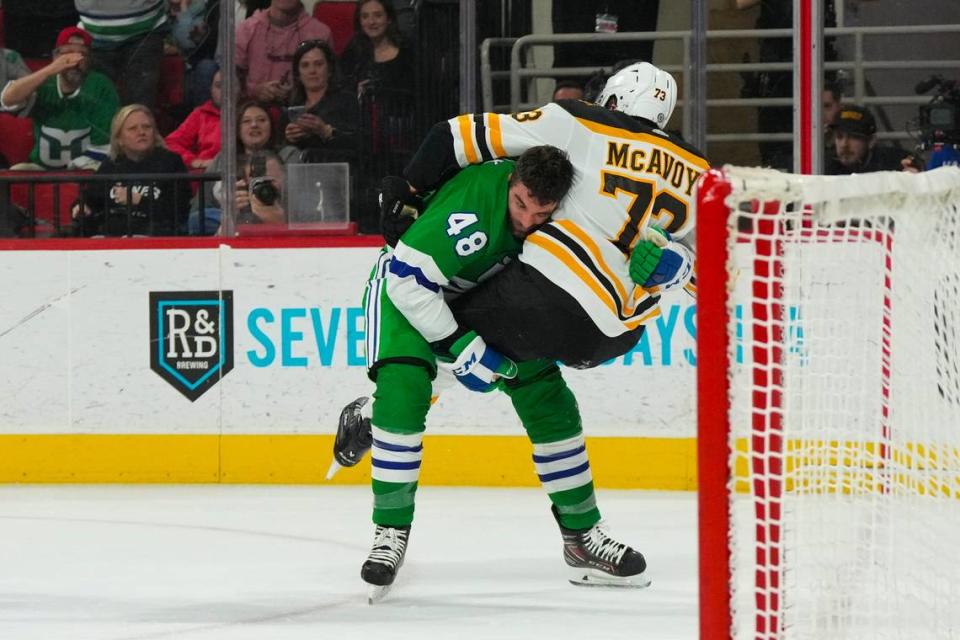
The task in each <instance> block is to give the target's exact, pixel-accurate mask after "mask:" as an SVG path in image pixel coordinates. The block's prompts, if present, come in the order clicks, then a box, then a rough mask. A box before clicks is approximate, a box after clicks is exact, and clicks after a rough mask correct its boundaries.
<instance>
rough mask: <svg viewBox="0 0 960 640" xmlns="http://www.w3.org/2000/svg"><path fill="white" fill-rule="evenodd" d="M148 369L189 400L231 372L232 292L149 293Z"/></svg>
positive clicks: (200, 394) (194, 398)
mask: <svg viewBox="0 0 960 640" xmlns="http://www.w3.org/2000/svg"><path fill="white" fill-rule="evenodd" d="M150 368H151V369H153V370H154V371H156V372H157V373H158V374H160V377H161V378H163V379H164V380H166V381H167V382H169V383H170V384H172V385H173V386H174V388H176V389H177V391H179V392H180V393H182V394H183V395H185V396H187V397H188V398H190V401H191V402H193V401H194V400H196V399H197V398H199V397H200V396H202V395H203V394H204V393H205V392H206V391H207V389H209V388H210V387H212V386H213V385H215V384H216V383H217V380H219V379H220V378H222V377H223V376H225V375H227V373H228V372H229V371H230V370H231V369H233V292H232V291H151V292H150Z"/></svg>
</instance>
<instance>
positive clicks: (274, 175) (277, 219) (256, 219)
mask: <svg viewBox="0 0 960 640" xmlns="http://www.w3.org/2000/svg"><path fill="white" fill-rule="evenodd" d="M240 167H241V170H242V172H243V177H241V178H240V179H239V180H237V195H236V200H235V204H236V208H237V224H260V223H268V224H278V223H281V222H283V221H284V220H285V219H286V216H287V214H286V211H285V210H284V207H283V161H282V160H281V159H280V156H278V155H277V154H275V153H273V152H272V151H257V152H255V153H253V154H252V155H247V156H244V157H242V158H241V159H240Z"/></svg>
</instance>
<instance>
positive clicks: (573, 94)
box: [553, 80, 583, 102]
mask: <svg viewBox="0 0 960 640" xmlns="http://www.w3.org/2000/svg"><path fill="white" fill-rule="evenodd" d="M557 100H583V85H582V84H580V83H579V82H577V81H576V80H561V81H560V82H558V83H557V86H556V87H555V88H554V89H553V102H556V101H557Z"/></svg>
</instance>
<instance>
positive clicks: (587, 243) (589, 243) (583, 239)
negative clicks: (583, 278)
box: [555, 220, 636, 316]
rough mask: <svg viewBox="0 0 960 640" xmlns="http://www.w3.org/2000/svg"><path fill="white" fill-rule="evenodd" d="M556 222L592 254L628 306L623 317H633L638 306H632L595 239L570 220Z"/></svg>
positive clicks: (598, 266)
mask: <svg viewBox="0 0 960 640" xmlns="http://www.w3.org/2000/svg"><path fill="white" fill-rule="evenodd" d="M555 222H556V224H557V226H560V227H563V228H564V229H565V230H566V231H567V232H568V233H570V234H571V235H573V236H576V238H577V239H578V240H579V241H580V244H581V245H582V246H583V248H584V249H586V250H587V251H588V252H589V253H590V255H591V257H593V263H594V264H595V265H596V266H597V268H599V269H600V271H602V272H603V274H604V275H605V276H607V280H609V281H610V282H611V283H612V284H613V286H614V287H616V289H617V293H618V294H619V295H620V299H621V300H623V301H624V303H625V304H627V305H628V306H627V308H625V309H624V310H623V315H625V316H630V315H633V312H634V310H635V309H636V305H631V304H630V303H631V300H630V296H628V295H627V292H626V291H624V289H623V285H622V284H621V283H620V279H619V278H617V277H616V276H615V275H614V274H613V272H611V271H610V267H608V266H607V263H606V262H605V261H604V260H603V256H601V255H600V249H599V247H597V244H596V243H595V242H594V241H593V239H592V238H590V236H588V235H587V234H586V233H584V232H583V230H582V229H581V228H580V227H578V226H577V225H576V224H574V223H573V222H572V221H570V220H557V221H555Z"/></svg>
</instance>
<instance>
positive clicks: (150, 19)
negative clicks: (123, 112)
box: [75, 0, 170, 109]
mask: <svg viewBox="0 0 960 640" xmlns="http://www.w3.org/2000/svg"><path fill="white" fill-rule="evenodd" d="M75 4H76V6H77V11H78V12H79V13H80V24H81V25H82V26H83V28H84V29H85V30H86V31H88V32H89V33H90V35H92V36H93V66H94V68H96V69H99V70H100V71H102V72H103V73H105V74H107V76H108V77H109V78H110V79H111V80H113V82H114V83H115V84H116V85H117V88H118V90H119V92H120V98H121V100H122V104H131V103H138V104H144V105H147V106H148V107H150V108H151V109H153V108H154V107H155V106H156V103H157V87H158V85H159V82H160V62H161V61H162V60H163V40H164V38H165V37H166V34H167V33H168V32H169V29H170V24H169V22H167V3H166V2H162V1H161V2H158V1H157V0H122V1H121V0H112V1H111V2H105V1H104V0H75Z"/></svg>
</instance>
